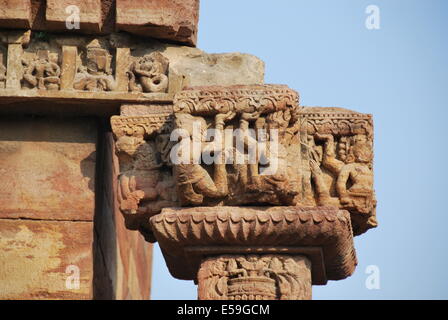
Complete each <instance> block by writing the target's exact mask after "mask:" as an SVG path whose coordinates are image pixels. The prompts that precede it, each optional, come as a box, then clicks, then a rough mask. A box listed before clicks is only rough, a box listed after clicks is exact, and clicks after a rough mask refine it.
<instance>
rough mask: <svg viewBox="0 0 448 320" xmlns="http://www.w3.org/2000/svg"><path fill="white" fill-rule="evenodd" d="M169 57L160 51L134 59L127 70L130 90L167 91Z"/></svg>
mask: <svg viewBox="0 0 448 320" xmlns="http://www.w3.org/2000/svg"><path fill="white" fill-rule="evenodd" d="M168 64H169V62H168V59H167V58H165V57H164V56H163V55H162V54H161V53H159V52H153V53H150V54H147V55H145V56H143V57H141V58H140V59H138V60H137V61H134V62H133V63H132V64H131V66H130V67H129V71H128V72H127V74H128V77H129V91H132V92H166V91H167V89H168V76H167V74H168Z"/></svg>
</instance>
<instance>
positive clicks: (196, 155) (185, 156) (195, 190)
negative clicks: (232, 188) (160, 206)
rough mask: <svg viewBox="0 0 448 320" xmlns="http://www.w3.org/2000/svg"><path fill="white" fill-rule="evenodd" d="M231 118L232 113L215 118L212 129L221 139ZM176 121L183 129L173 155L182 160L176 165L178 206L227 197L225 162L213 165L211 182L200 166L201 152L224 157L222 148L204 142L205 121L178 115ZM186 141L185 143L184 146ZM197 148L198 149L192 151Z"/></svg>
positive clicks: (217, 162)
mask: <svg viewBox="0 0 448 320" xmlns="http://www.w3.org/2000/svg"><path fill="white" fill-rule="evenodd" d="M234 116H235V113H234V112H228V113H225V114H223V113H219V114H217V115H216V116H215V129H216V130H217V131H218V132H219V134H221V137H223V136H224V123H225V121H228V120H231V119H233V117H234ZM175 122H176V127H177V128H179V129H182V130H183V133H184V136H183V137H182V141H181V142H180V144H179V145H178V146H179V148H178V149H177V155H176V156H177V157H178V159H182V161H180V163H178V164H176V165H175V176H176V178H177V179H176V180H177V182H178V186H179V193H180V197H181V199H180V200H181V203H182V204H183V205H188V204H191V205H200V204H202V203H203V201H204V197H208V198H215V199H217V198H223V197H225V196H227V195H228V193H229V189H228V182H227V171H226V167H225V166H226V164H225V161H216V162H215V164H214V177H213V179H212V178H211V177H210V175H209V173H208V172H207V170H206V169H204V168H203V167H202V166H201V165H200V162H201V157H202V154H203V153H204V152H211V151H213V152H216V153H218V156H220V157H224V156H225V153H224V150H223V146H216V144H215V143H214V142H206V141H205V140H206V135H207V124H206V122H205V120H204V119H203V118H201V117H194V116H192V115H190V114H185V113H181V114H176V120H175ZM195 123H196V124H195ZM196 126H197V128H199V132H198V133H199V134H196V130H195V127H196ZM184 139H187V140H184ZM185 141H187V143H186V144H185ZM196 146H198V147H199V148H200V149H199V150H194V149H195V148H196ZM185 162H186V163H185Z"/></svg>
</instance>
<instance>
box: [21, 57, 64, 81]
mask: <svg viewBox="0 0 448 320" xmlns="http://www.w3.org/2000/svg"><path fill="white" fill-rule="evenodd" d="M22 63H23V65H24V66H25V68H24V73H23V82H24V83H26V84H27V85H29V86H30V87H31V88H38V89H39V90H58V89H59V84H60V78H59V77H60V75H61V68H60V67H59V65H58V64H57V63H56V62H54V61H51V60H50V57H49V53H48V51H47V50H39V51H38V52H37V58H36V59H34V60H31V61H26V60H23V61H22Z"/></svg>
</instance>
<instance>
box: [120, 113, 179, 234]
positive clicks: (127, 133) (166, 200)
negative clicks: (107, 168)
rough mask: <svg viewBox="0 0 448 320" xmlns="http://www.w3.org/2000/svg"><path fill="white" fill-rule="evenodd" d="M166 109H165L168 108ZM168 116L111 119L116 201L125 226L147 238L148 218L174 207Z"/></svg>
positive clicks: (166, 114) (160, 114)
mask: <svg viewBox="0 0 448 320" xmlns="http://www.w3.org/2000/svg"><path fill="white" fill-rule="evenodd" d="M168 109H169V108H168ZM172 117H173V116H172V114H171V113H168V112H166V113H158V114H153V115H147V116H114V117H112V119H111V124H112V130H113V132H114V135H115V137H116V151H117V155H118V159H119V164H120V174H119V177H118V187H119V188H118V200H119V206H120V210H121V212H122V213H123V214H124V215H125V217H126V218H127V223H128V226H129V227H130V228H132V229H140V231H142V233H144V234H145V236H147V237H150V231H149V230H146V229H145V230H142V228H145V225H147V224H148V222H149V221H147V219H148V217H150V216H152V215H154V214H157V213H159V212H160V211H161V210H162V208H164V207H172V206H175V205H176V200H177V194H176V192H175V182H174V178H173V175H172V164H171V162H170V156H169V153H170V150H171V147H172V144H171V142H170V132H171V131H172V123H173V121H172Z"/></svg>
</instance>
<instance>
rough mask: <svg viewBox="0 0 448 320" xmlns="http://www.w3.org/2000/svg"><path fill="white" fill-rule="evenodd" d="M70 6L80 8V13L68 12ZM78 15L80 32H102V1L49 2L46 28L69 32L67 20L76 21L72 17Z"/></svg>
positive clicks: (56, 0)
mask: <svg viewBox="0 0 448 320" xmlns="http://www.w3.org/2000/svg"><path fill="white" fill-rule="evenodd" d="M69 6H76V7H78V8H79V13H78V12H77V11H76V10H68V9H67V8H68V7H69ZM66 10H67V11H66ZM76 15H79V22H80V30H82V31H83V32H99V31H100V30H101V27H102V13H101V0H47V11H46V20H47V23H46V26H47V29H48V30H57V31H59V30H64V31H67V30H68V28H67V25H66V21H67V19H68V21H74V20H73V19H72V17H75V16H76ZM73 31H76V29H73Z"/></svg>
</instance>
